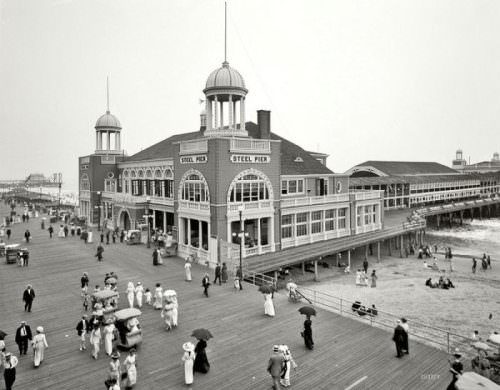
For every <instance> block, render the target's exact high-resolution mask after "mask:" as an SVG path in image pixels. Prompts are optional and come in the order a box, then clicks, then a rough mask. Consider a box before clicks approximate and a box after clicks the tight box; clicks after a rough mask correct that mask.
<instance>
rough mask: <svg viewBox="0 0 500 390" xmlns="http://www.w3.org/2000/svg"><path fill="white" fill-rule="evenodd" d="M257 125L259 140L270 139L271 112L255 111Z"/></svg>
mask: <svg viewBox="0 0 500 390" xmlns="http://www.w3.org/2000/svg"><path fill="white" fill-rule="evenodd" d="M257 124H258V125H259V137H260V138H261V139H269V138H271V111H268V110H257Z"/></svg>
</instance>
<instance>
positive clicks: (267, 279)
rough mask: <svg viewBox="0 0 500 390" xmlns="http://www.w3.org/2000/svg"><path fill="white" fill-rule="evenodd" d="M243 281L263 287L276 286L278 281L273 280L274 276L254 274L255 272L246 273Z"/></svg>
mask: <svg viewBox="0 0 500 390" xmlns="http://www.w3.org/2000/svg"><path fill="white" fill-rule="evenodd" d="M243 280H244V281H245V282H247V283H250V284H253V285H255V286H262V285H265V284H267V285H270V286H276V283H277V282H276V279H275V278H273V277H272V276H268V275H264V274H261V273H259V272H254V271H248V270H246V271H245V274H244V275H243Z"/></svg>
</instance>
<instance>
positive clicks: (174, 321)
mask: <svg viewBox="0 0 500 390" xmlns="http://www.w3.org/2000/svg"><path fill="white" fill-rule="evenodd" d="M171 300H172V304H173V305H174V307H173V308H172V326H173V327H174V328H176V327H177V320H178V318H179V304H178V303H177V295H174V296H172V298H171Z"/></svg>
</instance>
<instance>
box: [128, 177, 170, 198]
mask: <svg viewBox="0 0 500 390" xmlns="http://www.w3.org/2000/svg"><path fill="white" fill-rule="evenodd" d="M173 188H174V181H173V180H130V181H129V180H124V187H123V190H124V191H123V192H125V193H126V194H130V193H131V194H132V195H134V196H140V195H151V196H158V197H164V198H173V197H174V193H173Z"/></svg>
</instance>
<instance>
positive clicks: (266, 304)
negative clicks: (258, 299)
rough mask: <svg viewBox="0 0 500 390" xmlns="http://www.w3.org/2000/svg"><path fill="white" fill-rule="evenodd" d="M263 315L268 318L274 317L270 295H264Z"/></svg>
mask: <svg viewBox="0 0 500 390" xmlns="http://www.w3.org/2000/svg"><path fill="white" fill-rule="evenodd" d="M264 299H265V301H264V314H265V315H267V316H269V317H274V314H275V313H274V304H273V298H272V295H271V294H264Z"/></svg>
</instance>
